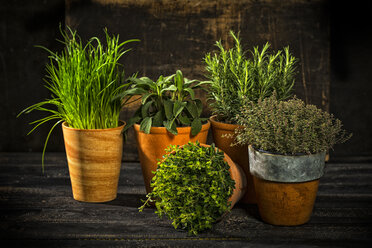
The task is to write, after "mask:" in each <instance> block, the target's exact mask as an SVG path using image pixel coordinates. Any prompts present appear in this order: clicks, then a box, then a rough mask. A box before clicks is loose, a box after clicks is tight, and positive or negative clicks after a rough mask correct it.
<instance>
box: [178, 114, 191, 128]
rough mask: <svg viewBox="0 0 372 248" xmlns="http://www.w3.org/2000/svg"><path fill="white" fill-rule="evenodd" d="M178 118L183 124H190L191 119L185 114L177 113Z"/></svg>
mask: <svg viewBox="0 0 372 248" xmlns="http://www.w3.org/2000/svg"><path fill="white" fill-rule="evenodd" d="M178 120H179V121H180V122H181V123H182V124H183V125H185V126H190V124H191V120H190V119H189V118H188V117H187V116H186V115H183V114H181V115H179V116H178Z"/></svg>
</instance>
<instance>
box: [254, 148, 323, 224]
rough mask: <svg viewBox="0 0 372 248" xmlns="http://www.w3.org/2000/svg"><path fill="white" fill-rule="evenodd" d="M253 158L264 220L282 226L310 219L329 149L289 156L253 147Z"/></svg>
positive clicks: (258, 202) (256, 186) (260, 208)
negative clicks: (326, 151) (326, 152)
mask: <svg viewBox="0 0 372 248" xmlns="http://www.w3.org/2000/svg"><path fill="white" fill-rule="evenodd" d="M249 159H250V171H251V174H252V175H253V178H254V185H255V190H256V196H257V205H258V210H259V212H260V215H261V217H262V219H263V220H264V221H265V222H267V223H270V224H273V225H281V226H295V225H301V224H304V223H306V222H308V221H309V219H310V217H311V213H312V211H313V207H314V202H315V198H316V193H317V191H318V185H319V178H320V177H321V176H322V175H323V174H324V166H325V152H322V153H318V154H312V155H300V156H287V155H278V154H272V153H267V152H262V151H257V150H255V149H254V148H252V146H249Z"/></svg>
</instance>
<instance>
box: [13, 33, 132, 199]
mask: <svg viewBox="0 0 372 248" xmlns="http://www.w3.org/2000/svg"><path fill="white" fill-rule="evenodd" d="M61 33H62V36H63V38H64V40H63V41H61V42H62V43H63V44H64V45H65V48H64V50H63V51H62V52H60V53H54V52H52V51H50V50H48V49H47V48H45V47H41V48H43V49H45V50H46V51H47V52H48V53H49V59H50V63H49V64H47V65H46V71H47V76H46V79H45V82H46V85H45V87H46V88H47V89H48V90H49V91H50V93H51V97H50V99H47V100H45V101H42V102H39V103H36V104H34V105H32V106H30V107H28V108H26V109H25V110H23V111H22V112H21V113H20V114H22V113H30V112H32V111H34V110H38V111H44V112H47V113H48V114H49V115H48V116H46V117H45V118H42V119H39V120H36V121H34V122H32V123H31V124H35V127H34V128H33V129H32V130H31V131H30V133H31V132H33V131H34V130H35V129H36V128H37V127H39V126H40V125H42V124H44V123H46V122H48V121H55V123H54V125H53V126H52V128H51V129H50V131H49V133H48V136H47V138H46V141H45V144H44V150H43V155H42V165H43V171H44V155H45V149H46V146H47V143H48V140H49V136H50V134H51V132H52V131H53V129H54V128H55V127H56V126H57V125H58V124H59V123H62V129H63V136H64V141H65V148H66V154H67V161H68V167H69V172H70V179H71V185H72V193H73V197H74V199H75V200H78V201H86V202H105V201H110V200H113V199H115V198H116V194H117V186H118V180H119V173H120V167H121V159H122V143H123V137H122V130H123V128H124V126H125V122H123V121H119V114H120V110H121V108H122V106H123V105H124V104H125V102H121V101H120V99H115V100H113V97H114V96H116V95H117V94H119V93H121V92H123V91H125V90H126V88H127V87H128V85H127V84H123V83H122V79H123V76H124V72H121V69H120V64H119V62H118V61H119V59H120V58H121V57H122V56H123V55H124V54H125V53H127V52H128V51H129V50H125V49H124V45H125V44H127V43H128V42H132V41H135V40H128V41H125V42H122V43H120V42H119V36H110V35H109V34H108V33H107V30H105V35H106V46H104V44H103V43H102V42H101V41H100V40H99V39H98V38H96V37H93V38H91V39H90V40H89V41H88V42H87V44H85V45H83V44H82V42H81V39H80V37H79V36H78V35H77V34H76V31H72V30H71V29H70V28H67V31H62V30H61Z"/></svg>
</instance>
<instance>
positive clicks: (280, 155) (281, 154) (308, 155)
mask: <svg viewBox="0 0 372 248" xmlns="http://www.w3.org/2000/svg"><path fill="white" fill-rule="evenodd" d="M249 147H250V148H251V149H253V150H254V151H256V152H259V153H262V154H265V155H267V156H277V157H312V156H318V155H320V154H323V153H326V151H322V152H318V153H311V154H307V153H296V154H283V153H276V152H270V151H265V150H261V149H257V148H255V147H254V146H253V145H249Z"/></svg>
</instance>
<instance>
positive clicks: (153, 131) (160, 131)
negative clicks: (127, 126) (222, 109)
mask: <svg viewBox="0 0 372 248" xmlns="http://www.w3.org/2000/svg"><path fill="white" fill-rule="evenodd" d="M210 125H211V123H210V121H209V120H207V123H205V124H203V125H202V129H201V130H200V133H201V132H204V131H206V130H208V129H209V127H210ZM133 126H134V129H135V130H136V131H137V132H143V131H140V125H139V124H137V123H135V124H134V125H133ZM190 131H191V126H187V127H177V132H178V134H187V133H190ZM166 133H170V132H169V131H168V130H167V129H166V128H165V127H151V129H150V134H166Z"/></svg>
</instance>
